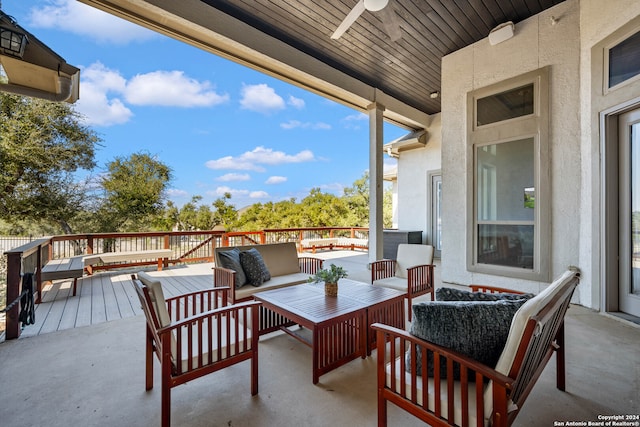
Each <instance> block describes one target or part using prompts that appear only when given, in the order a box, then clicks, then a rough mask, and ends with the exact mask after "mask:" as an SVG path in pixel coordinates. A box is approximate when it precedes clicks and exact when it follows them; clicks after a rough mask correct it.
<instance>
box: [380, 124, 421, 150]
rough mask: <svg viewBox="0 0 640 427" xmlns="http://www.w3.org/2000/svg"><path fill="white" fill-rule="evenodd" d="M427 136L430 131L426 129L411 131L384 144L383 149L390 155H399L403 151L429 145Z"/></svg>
mask: <svg viewBox="0 0 640 427" xmlns="http://www.w3.org/2000/svg"><path fill="white" fill-rule="evenodd" d="M427 136H428V132H427V131H426V130H424V129H421V130H416V131H413V132H409V133H408V134H406V135H404V136H401V137H400V138H398V139H395V140H393V141H391V142H389V143H387V144H384V146H383V149H384V151H385V152H387V154H389V155H390V156H392V157H397V156H398V155H399V154H400V153H401V152H402V151H407V150H414V149H416V148H423V147H425V146H426V145H427Z"/></svg>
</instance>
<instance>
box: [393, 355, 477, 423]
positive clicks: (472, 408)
mask: <svg viewBox="0 0 640 427" xmlns="http://www.w3.org/2000/svg"><path fill="white" fill-rule="evenodd" d="M385 372H386V374H387V375H386V385H387V387H390V388H391V389H392V390H393V391H394V392H396V393H401V383H400V378H401V377H400V375H404V376H405V382H406V385H405V392H404V395H405V396H407V397H409V398H412V396H411V387H412V383H411V374H410V373H409V372H406V371H404V370H402V369H401V366H400V358H397V359H396V360H395V375H396V380H395V381H393V384H394V385H395V386H394V387H392V385H391V384H392V378H391V362H389V363H387V364H386V366H385ZM427 382H428V387H429V389H428V398H429V402H428V405H427V409H428V410H429V411H435V408H436V406H435V382H434V380H433V378H429V379H428V381H427ZM423 387H424V381H423V380H422V377H416V400H417V402H418V405H423V400H422V391H423ZM467 387H468V398H469V411H468V415H469V425H473V426H475V425H476V419H477V416H478V415H477V410H476V399H475V395H476V384H475V383H469V384H468V386H467ZM454 400H455V403H454V414H453V419H454V423H455V424H457V425H460V424H461V423H462V400H461V398H460V381H454ZM440 405H441V406H440V408H441V416H442V417H443V418H447V417H448V416H449V411H448V401H447V380H446V379H444V380H440ZM484 425H485V426H488V425H489V422H488V420H485V422H484Z"/></svg>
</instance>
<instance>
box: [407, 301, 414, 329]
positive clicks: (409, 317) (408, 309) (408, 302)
mask: <svg viewBox="0 0 640 427" xmlns="http://www.w3.org/2000/svg"><path fill="white" fill-rule="evenodd" d="M407 311H408V313H407V318H408V319H409V322H411V312H412V311H413V310H411V294H408V295H407Z"/></svg>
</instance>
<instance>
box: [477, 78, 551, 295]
mask: <svg viewBox="0 0 640 427" xmlns="http://www.w3.org/2000/svg"><path fill="white" fill-rule="evenodd" d="M527 84H533V88H534V89H533V90H534V98H533V102H534V108H533V114H528V115H525V116H522V117H517V118H513V119H508V120H503V121H500V122H495V123H491V124H487V125H482V126H477V125H476V123H477V122H476V120H475V119H476V114H477V113H476V105H477V100H478V99H480V98H484V97H486V96H491V95H494V94H498V93H501V92H505V91H508V90H512V89H514V88H517V87H520V86H525V85H527ZM467 119H468V121H467V123H468V134H467V154H468V156H467V159H469V160H468V163H467V256H466V258H467V269H468V270H469V271H472V272H478V273H486V274H490V275H497V276H507V277H513V278H519V279H528V280H535V281H542V282H548V281H549V280H550V260H551V218H550V212H551V209H550V201H551V197H550V191H551V188H550V179H549V174H550V167H551V166H550V164H549V70H548V67H545V68H541V69H539V70H536V71H532V72H529V73H526V74H523V75H521V76H518V77H514V78H511V79H508V80H506V81H503V82H500V83H497V84H494V85H491V86H487V87H484V88H481V89H477V90H475V91H473V92H470V93H469V94H468V96H467ZM526 138H533V142H534V165H533V167H534V186H535V197H536V202H535V212H534V252H533V257H534V260H533V268H532V269H525V268H520V267H511V266H501V265H494V264H483V263H479V262H478V251H477V248H478V246H477V245H478V200H477V194H478V193H477V191H478V189H477V185H478V182H477V180H478V174H477V170H476V165H477V156H476V152H477V151H476V150H477V149H478V148H479V147H483V146H487V145H493V144H500V143H505V142H509V141H515V140H519V139H526Z"/></svg>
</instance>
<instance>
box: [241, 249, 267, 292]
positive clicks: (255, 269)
mask: <svg viewBox="0 0 640 427" xmlns="http://www.w3.org/2000/svg"><path fill="white" fill-rule="evenodd" d="M240 264H242V268H243V269H244V274H246V275H247V283H250V284H252V285H253V286H260V285H262V284H263V283H264V282H266V281H267V280H271V273H269V270H268V269H267V265H266V264H265V263H264V259H263V258H262V255H260V252H258V250H257V249H256V248H251V249H248V250H246V251H241V252H240Z"/></svg>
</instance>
